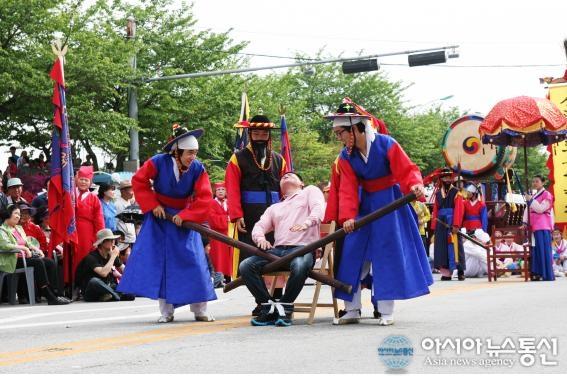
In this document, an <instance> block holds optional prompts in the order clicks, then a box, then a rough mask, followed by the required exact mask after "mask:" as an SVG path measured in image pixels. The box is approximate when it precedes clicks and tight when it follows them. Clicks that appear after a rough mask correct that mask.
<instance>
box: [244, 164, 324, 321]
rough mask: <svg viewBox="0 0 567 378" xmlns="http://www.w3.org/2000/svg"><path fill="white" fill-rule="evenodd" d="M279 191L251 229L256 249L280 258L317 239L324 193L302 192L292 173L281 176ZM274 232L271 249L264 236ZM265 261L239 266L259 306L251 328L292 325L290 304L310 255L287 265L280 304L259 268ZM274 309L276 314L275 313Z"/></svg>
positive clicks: (256, 259)
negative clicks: (285, 281)
mask: <svg viewBox="0 0 567 378" xmlns="http://www.w3.org/2000/svg"><path fill="white" fill-rule="evenodd" d="M280 188H281V192H282V194H283V199H282V201H281V202H279V203H276V204H274V205H272V206H270V207H269V208H268V209H266V211H265V212H264V214H263V215H262V217H261V218H260V220H259V221H258V222H257V223H256V225H255V226H254V229H253V230H252V240H254V242H255V243H256V244H257V245H258V247H259V248H261V249H264V250H269V251H268V252H269V253H271V254H273V255H275V256H279V257H283V256H285V255H288V254H290V253H291V252H293V251H294V249H296V248H297V247H300V246H302V245H306V244H309V243H312V242H314V241H316V240H318V239H319V224H320V223H321V220H322V218H323V206H324V205H323V204H324V202H325V200H324V198H323V194H322V193H321V191H320V190H319V189H318V188H317V187H315V186H312V185H310V186H307V187H306V188H305V189H303V182H302V181H301V178H300V177H299V176H298V175H297V174H296V173H292V172H288V173H286V174H285V175H283V176H282V178H281V180H280ZM271 231H274V236H275V242H274V246H273V247H272V245H271V244H270V242H268V241H267V240H266V237H265V235H266V234H268V233H269V232H271ZM267 263H268V261H267V260H265V259H263V258H261V257H258V256H252V257H249V258H247V259H245V260H244V261H242V263H240V274H241V276H242V279H243V280H244V282H245V283H246V286H247V287H248V290H250V292H251V293H252V295H253V296H254V297H255V298H256V302H257V303H261V304H262V310H261V312H260V315H258V316H257V317H255V318H254V319H252V321H251V323H252V325H254V326H265V325H274V324H275V325H277V326H289V325H291V314H292V313H293V302H294V301H295V299H296V298H297V296H298V295H299V293H300V292H301V289H302V288H303V285H304V284H305V279H306V278H307V275H308V274H309V271H310V269H311V267H312V266H313V254H312V253H308V254H306V255H304V256H300V257H296V258H295V259H293V260H292V261H291V263H290V271H291V274H290V276H289V280H288V281H287V285H286V289H285V293H284V294H283V296H282V297H281V299H280V302H278V303H275V302H274V301H273V298H270V294H269V293H268V289H267V288H266V284H265V283H264V280H263V279H262V274H261V271H262V268H263V267H264V265H266V264H267ZM274 309H276V310H277V311H274Z"/></svg>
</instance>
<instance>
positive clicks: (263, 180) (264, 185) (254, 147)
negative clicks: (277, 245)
mask: <svg viewBox="0 0 567 378" xmlns="http://www.w3.org/2000/svg"><path fill="white" fill-rule="evenodd" d="M239 126H240V127H244V128H247V129H248V135H249V138H250V143H249V144H248V145H247V146H246V148H244V149H242V150H241V151H238V152H236V153H235V154H233V155H232V157H231V158H230V161H229V163H228V166H227V168H226V175H225V185H226V190H227V199H228V214H229V217H230V221H231V222H234V223H236V226H237V229H238V240H240V241H242V242H244V243H247V244H252V245H253V244H254V243H253V242H252V237H251V233H252V229H253V228H254V225H255V224H256V222H257V221H258V220H259V219H260V216H261V215H262V214H263V213H264V211H265V210H266V209H267V208H268V207H269V206H270V205H271V204H273V203H276V202H279V200H280V178H281V176H282V175H283V174H284V173H286V171H287V168H286V163H285V160H284V159H283V157H282V155H280V154H279V153H277V152H275V151H273V150H272V138H271V130H273V129H275V124H274V123H273V122H271V121H270V120H269V119H268V117H266V116H264V115H256V116H254V117H252V119H251V120H250V121H242V122H240V123H239ZM266 238H267V239H268V240H269V241H270V243H273V242H274V238H273V233H271V234H268V235H266ZM248 256H249V255H248V254H247V253H244V251H240V258H239V263H240V262H241V261H242V260H244V259H245V258H246V257H248Z"/></svg>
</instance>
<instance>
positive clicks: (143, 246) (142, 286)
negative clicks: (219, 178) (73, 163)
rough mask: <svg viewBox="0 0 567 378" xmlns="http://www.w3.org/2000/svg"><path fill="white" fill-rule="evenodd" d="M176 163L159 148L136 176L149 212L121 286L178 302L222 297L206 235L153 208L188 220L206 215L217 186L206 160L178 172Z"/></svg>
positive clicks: (134, 180)
mask: <svg viewBox="0 0 567 378" xmlns="http://www.w3.org/2000/svg"><path fill="white" fill-rule="evenodd" d="M176 169H177V167H176V165H175V162H174V160H173V158H172V157H171V155H168V154H159V155H156V156H154V157H153V158H151V159H150V160H148V161H147V162H146V163H145V164H144V165H143V166H142V167H141V168H140V169H139V170H138V171H137V172H136V174H135V175H134V177H133V178H132V187H133V189H134V194H135V196H136V200H137V202H138V203H139V205H140V208H141V209H142V211H143V212H144V213H145V216H144V222H143V224H142V228H141V230H140V234H139V235H138V237H137V239H136V243H135V244H134V247H133V249H132V253H131V254H130V257H129V259H128V264H127V266H126V269H125V272H124V275H123V277H122V279H121V281H120V284H119V285H118V288H117V289H118V290H119V291H120V292H123V293H129V294H135V295H137V296H141V297H147V298H152V299H158V298H162V299H165V300H166V302H167V303H170V304H173V305H174V306H175V307H179V306H183V305H187V304H191V303H199V302H206V301H211V300H214V299H216V298H217V297H216V294H215V291H214V287H213V283H212V280H211V274H210V272H209V269H208V265H207V259H206V255H205V251H204V249H203V243H202V240H201V235H200V234H199V233H197V232H195V231H192V230H188V229H184V228H181V227H178V226H176V225H175V224H174V223H173V222H171V221H169V220H165V219H158V218H156V217H155V216H154V215H153V213H152V210H153V209H154V208H155V207H156V206H158V205H161V206H163V207H164V209H165V211H166V212H167V213H169V214H171V215H175V214H178V215H179V216H180V217H181V218H182V219H183V220H185V221H192V222H196V223H203V222H205V221H206V220H207V217H208V210H209V204H210V199H211V198H212V192H211V186H210V182H209V177H208V175H207V172H206V171H205V168H204V166H203V164H202V163H201V162H200V161H198V160H194V161H193V162H192V163H191V165H190V166H189V169H188V170H187V171H186V172H184V173H181V174H180V175H179V178H177V177H176V175H175V170H176ZM150 180H153V189H152V183H151V181H150Z"/></svg>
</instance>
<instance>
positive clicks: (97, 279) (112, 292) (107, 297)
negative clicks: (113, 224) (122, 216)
mask: <svg viewBox="0 0 567 378" xmlns="http://www.w3.org/2000/svg"><path fill="white" fill-rule="evenodd" d="M118 238H120V235H115V234H114V233H113V232H112V230H111V229H109V228H103V229H102V230H100V231H98V232H97V233H96V241H95V243H94V244H93V246H94V247H95V248H96V249H95V250H94V251H92V252H91V253H89V254H88V255H87V256H85V258H84V259H83V260H81V262H80V263H79V266H78V267H77V278H76V281H75V283H76V284H77V285H78V286H79V288H80V289H81V293H82V294H83V298H84V299H85V301H86V302H108V301H112V300H114V301H132V300H134V299H135V297H134V296H133V295H129V294H122V293H120V292H118V291H116V285H117V282H116V279H115V276H116V274H115V271H116V270H118V272H123V271H124V264H122V261H121V260H120V258H119V255H120V249H119V248H118V247H117V246H116V245H115V242H116V239H118Z"/></svg>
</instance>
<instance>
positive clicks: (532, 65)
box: [380, 63, 565, 68]
mask: <svg viewBox="0 0 567 378" xmlns="http://www.w3.org/2000/svg"><path fill="white" fill-rule="evenodd" d="M380 65H381V66H399V67H407V64H402V63H380ZM424 67H425V66H424ZM427 67H441V68H443V67H447V68H530V67H565V64H479V65H472V64H471V65H465V64H463V65H460V64H459V65H458V64H433V65H429V66H427Z"/></svg>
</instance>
